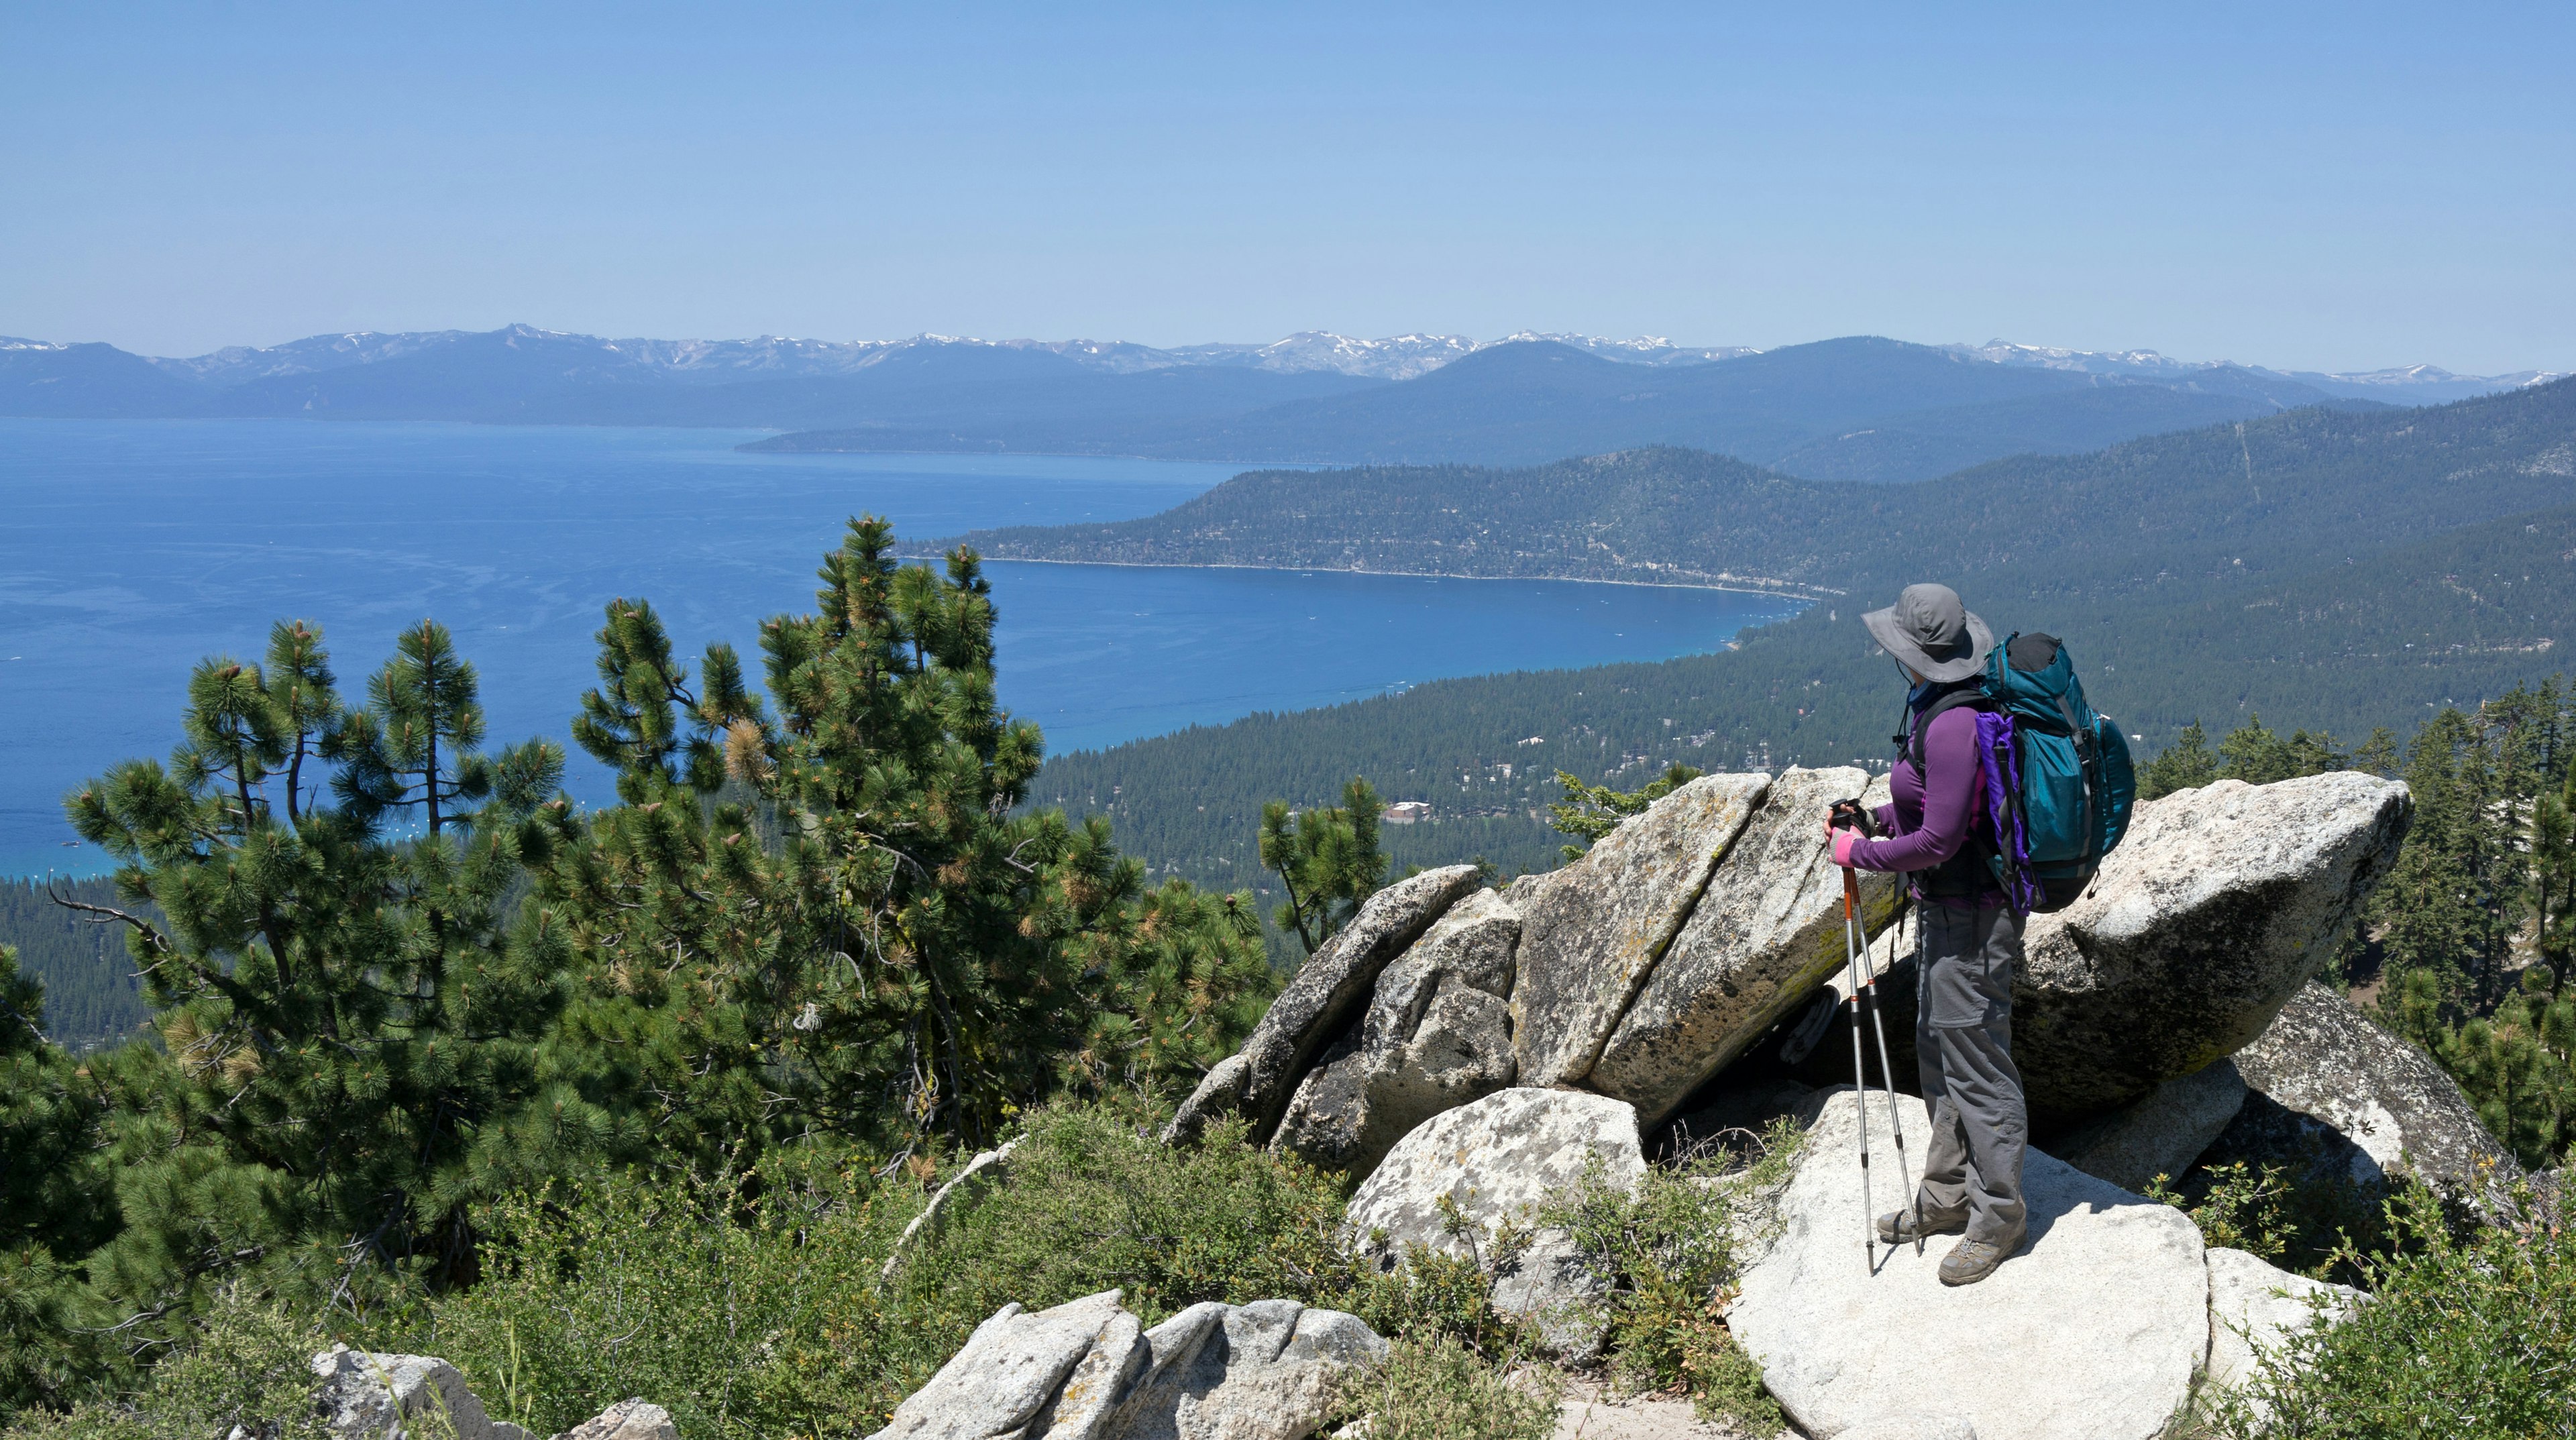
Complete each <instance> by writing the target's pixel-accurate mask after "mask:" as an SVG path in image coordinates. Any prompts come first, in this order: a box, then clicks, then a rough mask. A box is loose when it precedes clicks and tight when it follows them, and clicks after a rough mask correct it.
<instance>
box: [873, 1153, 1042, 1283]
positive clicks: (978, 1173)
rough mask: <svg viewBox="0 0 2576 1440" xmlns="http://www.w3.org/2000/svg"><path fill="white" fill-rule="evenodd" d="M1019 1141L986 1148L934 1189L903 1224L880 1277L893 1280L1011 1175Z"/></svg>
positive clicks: (878, 1273)
mask: <svg viewBox="0 0 2576 1440" xmlns="http://www.w3.org/2000/svg"><path fill="white" fill-rule="evenodd" d="M1019 1143H1020V1142H1019V1141H1017V1140H1013V1141H1010V1142H1009V1143H1007V1144H1005V1145H1003V1146H1002V1147H1001V1148H1000V1149H998V1150H987V1151H984V1152H983V1153H982V1154H980V1155H977V1156H976V1157H975V1158H974V1159H972V1160H969V1161H967V1162H966V1168H965V1169H963V1170H960V1171H958V1172H957V1173H956V1174H955V1175H953V1176H951V1177H949V1180H948V1183H947V1184H945V1185H942V1186H940V1187H939V1188H938V1189H937V1190H936V1191H934V1192H932V1194H931V1196H930V1203H929V1204H927V1205H924V1206H922V1207H921V1213H920V1214H918V1215H915V1216H913V1217H912V1221H911V1223H910V1224H907V1225H905V1226H904V1227H903V1233H902V1234H901V1235H898V1236H896V1237H895V1242H894V1250H893V1252H892V1253H890V1254H888V1255H887V1256H886V1259H885V1264H884V1265H882V1266H880V1267H878V1269H877V1278H878V1279H879V1280H892V1279H893V1278H894V1277H895V1272H896V1271H899V1270H901V1269H902V1268H903V1267H904V1264H905V1262H907V1261H909V1260H911V1259H912V1257H913V1256H914V1255H915V1254H916V1253H918V1252H919V1251H920V1249H921V1247H922V1246H924V1245H927V1244H929V1243H930V1242H931V1241H933V1240H936V1239H938V1238H939V1232H940V1231H942V1230H944V1229H946V1228H947V1226H948V1222H949V1221H950V1220H951V1219H953V1218H955V1217H956V1215H957V1213H958V1211H959V1210H961V1209H963V1208H964V1207H965V1206H966V1205H967V1203H968V1202H970V1201H972V1200H974V1199H975V1198H976V1197H978V1196H980V1195H982V1194H983V1193H984V1192H985V1191H986V1190H989V1189H991V1188H992V1187H993V1186H995V1185H998V1184H1001V1183H1002V1182H1003V1181H1005V1180H1007V1179H1009V1178H1010V1168H1011V1152H1012V1151H1013V1150H1015V1149H1017V1148H1018V1147H1019Z"/></svg>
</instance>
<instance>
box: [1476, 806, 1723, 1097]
mask: <svg viewBox="0 0 2576 1440" xmlns="http://www.w3.org/2000/svg"><path fill="white" fill-rule="evenodd" d="M1770 787H1771V778H1770V777H1769V776H1767V775H1706V776H1702V777H1701V778H1699V779H1697V780H1693V781H1691V782H1690V783H1689V784H1687V785H1684V786H1682V787H1680V788H1679V789H1677V790H1675V791H1673V792H1672V793H1671V794H1669V795H1667V796H1665V797H1664V798H1663V799H1661V800H1658V801H1656V802H1655V803H1654V804H1653V805H1651V806H1649V807H1648V808H1647V809H1646V811H1645V813H1644V814H1642V815H1637V816H1634V817H1632V818H1631V819H1629V820H1628V821H1627V822H1626V823H1624V824H1622V825H1621V826H1620V827H1619V828H1618V829H1616V830H1613V831H1611V832H1610V833H1609V834H1608V835H1606V836H1604V837H1602V839H1601V840H1600V841H1599V842H1598V843H1596V844H1595V845H1594V846H1593V847H1592V848H1591V850H1589V851H1588V852H1586V853H1585V854H1584V855H1583V857H1582V858H1581V859H1579V860H1576V861H1575V862H1574V863H1573V864H1570V865H1568V866H1566V867H1565V868H1564V869H1562V870H1558V871H1555V872H1553V873H1550V874H1546V875H1539V876H1530V877H1524V878H1522V879H1521V880H1519V881H1516V882H1514V884H1513V885H1512V889H1511V896H1510V898H1511V900H1512V902H1513V903H1514V904H1516V905H1517V906H1518V907H1519V908H1520V912H1521V943H1520V957H1519V965H1518V969H1519V974H1518V976H1517V978H1516V979H1515V980H1514V981H1513V985H1512V1044H1513V1048H1514V1049H1515V1050H1516V1051H1517V1052H1518V1054H1519V1060H1520V1077H1519V1078H1520V1083H1522V1084H1524V1085H1571V1084H1575V1083H1577V1082H1579V1081H1581V1080H1582V1079H1583V1077H1584V1076H1585V1075H1587V1074H1589V1073H1591V1070H1592V1065H1593V1062H1594V1061H1595V1060H1596V1059H1598V1058H1599V1057H1600V1054H1601V1047H1602V1046H1603V1045H1604V1044H1605V1043H1607V1042H1608V1040H1609V1039H1610V1034H1611V1031H1612V1030H1613V1029H1614V1028H1615V1027H1616V1026H1617V1025H1618V1023H1619V1017H1620V1016H1621V1015H1623V1014H1625V1013H1626V1012H1627V1009H1628V1004H1629V1002H1630V1001H1631V1000H1632V999H1634V998H1635V997H1636V994H1637V991H1638V989H1639V987H1641V986H1642V985H1644V984H1645V983H1646V980H1647V978H1648V976H1649V975H1650V973H1651V972H1652V971H1653V969H1654V967H1655V962H1656V961H1658V960H1660V959H1662V958H1663V955H1664V952H1665V950H1666V949H1667V948H1668V947H1670V946H1671V944H1672V943H1673V938H1674V937H1675V936H1676V935H1678V934H1679V933H1680V932H1681V928H1682V923H1683V921H1685V920H1686V919H1688V918H1689V916H1690V912H1691V907H1692V906H1693V905H1695V904H1696V903H1697V902H1698V900H1699V897H1700V893H1701V891H1703V890H1704V889H1706V888H1707V885H1708V881H1709V876H1710V874H1711V873H1712V872H1713V871H1714V870H1715V869H1716V867H1717V861H1718V858H1719V857H1720V856H1721V855H1723V854H1724V853H1725V851H1726V849H1727V847H1728V846H1730V845H1732V844H1733V843H1734V842H1735V838H1736V836H1737V835H1738V834H1740V833H1742V831H1743V829H1744V826H1745V824H1746V822H1747V821H1749V820H1750V819H1752V817H1753V813H1754V810H1755V808H1756V807H1757V806H1759V805H1760V803H1761V801H1762V796H1763V793H1764V792H1765V791H1767V790H1768V789H1770Z"/></svg>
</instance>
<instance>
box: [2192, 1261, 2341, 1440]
mask: <svg viewBox="0 0 2576 1440" xmlns="http://www.w3.org/2000/svg"><path fill="white" fill-rule="evenodd" d="M2361 1298H2362V1296H2361V1292H2360V1291H2358V1290H2355V1289H2353V1288H2352V1287H2351V1286H2349V1285H2329V1284H2327V1283H2326V1282H2324V1281H2322V1280H2311V1279H2309V1278H2308V1277H2306V1276H2305V1275H2293V1274H2291V1273H2290V1272H2289V1271H2287V1270H2283V1269H2281V1268H2279V1267H2278V1266H2275V1265H2273V1264H2271V1263H2270V1262H2269V1261H2266V1260H2265V1259H2263V1257H2261V1256H2259V1255H2249V1254H2247V1253H2245V1252H2244V1251H2242V1250H2229V1249H2226V1248H2225V1247H2223V1246H2215V1245H2213V1246H2211V1247H2210V1249H2209V1365H2208V1370H2207V1373H2206V1374H2205V1375H2204V1376H2203V1377H2202V1381H2201V1383H2203V1384H2205V1385H2215V1386H2219V1387H2221V1388H2223V1389H2229V1390H2243V1389H2245V1388H2246V1387H2248V1386H2250V1385H2251V1384H2252V1383H2253V1382H2254V1381H2255V1380H2256V1379H2257V1378H2258V1377H2259V1376H2260V1375H2261V1373H2262V1367H2261V1365H2260V1364H2259V1363H2258V1362H2257V1360H2256V1358H2255V1357H2256V1355H2257V1353H2258V1352H2260V1353H2264V1354H2270V1355H2274V1356H2278V1355H2279V1353H2280V1352H2281V1350H2282V1348H2283V1347H2284V1346H2286V1345H2287V1344H2288V1343H2289V1341H2290V1337H2292V1336H2294V1335H2297V1334H2300V1333H2302V1332H2304V1331H2306V1330H2308V1329H2309V1328H2311V1327H2312V1326H2315V1325H2317V1324H2319V1323H2321V1322H2322V1323H2325V1324H2329V1325H2331V1324H2334V1323H2336V1322H2337V1321H2340V1320H2341V1319H2342V1318H2343V1317H2344V1316H2346V1315H2349V1314H2351V1313H2352V1307H2353V1306H2355V1305H2357V1304H2359V1303H2361ZM2320 1301H2322V1308H2320ZM2255 1408H2256V1409H2257V1410H2258V1411H2260V1410H2261V1409H2262V1408H2263V1407H2262V1406H2261V1405H2260V1403H2259V1402H2258V1403H2257V1404H2256V1407H2255Z"/></svg>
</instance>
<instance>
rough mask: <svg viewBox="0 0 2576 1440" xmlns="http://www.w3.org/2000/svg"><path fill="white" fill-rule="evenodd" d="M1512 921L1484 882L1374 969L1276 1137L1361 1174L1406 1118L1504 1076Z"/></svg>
mask: <svg viewBox="0 0 2576 1440" xmlns="http://www.w3.org/2000/svg"><path fill="white" fill-rule="evenodd" d="M1520 930H1521V917H1520V912H1519V911H1517V910H1515V909H1513V908H1512V906H1511V905H1510V903H1509V902H1507V901H1505V900H1504V899H1503V898H1502V897H1501V896H1499V895H1496V894H1495V893H1494V892H1493V891H1491V890H1482V891H1478V892H1477V893H1476V894H1474V895H1471V896H1469V897H1467V898H1466V899H1465V900H1462V901H1460V902H1459V903H1458V905H1457V906H1456V908H1454V909H1452V910H1451V911H1450V912H1449V913H1448V914H1446V915H1443V916H1442V917H1440V920H1439V922H1438V923H1437V924H1435V925H1433V926H1432V927H1431V928H1430V929H1429V930H1428V931H1425V932H1424V933H1423V936H1422V938H1421V939H1420V940H1417V941H1415V942H1414V944H1413V948H1412V949H1410V950H1407V951H1405V952H1404V955H1403V958H1401V959H1399V960H1397V961H1396V962H1395V963H1394V964H1392V965H1390V966H1388V967H1387V969H1386V972H1385V973H1384V974H1383V975H1381V976H1379V977H1378V982H1377V994H1376V996H1375V998H1374V999H1372V1000H1371V1001H1370V1002H1369V1008H1368V1014H1367V1016H1366V1017H1365V1018H1364V1019H1363V1020H1362V1021H1361V1022H1360V1029H1359V1033H1358V1034H1357V1035H1356V1036H1354V1037H1352V1038H1351V1039H1350V1040H1349V1041H1347V1042H1346V1043H1344V1044H1343V1045H1341V1046H1339V1047H1337V1048H1336V1050H1335V1051H1331V1052H1327V1053H1326V1055H1325V1057H1324V1062H1323V1063H1322V1064H1319V1065H1317V1066H1316V1067H1315V1069H1314V1070H1313V1071H1312V1072H1311V1073H1309V1074H1308V1075H1307V1077H1306V1079H1305V1081H1304V1083H1302V1084H1301V1085H1299V1086H1298V1087H1297V1094H1296V1096H1295V1098H1294V1099H1292V1100H1290V1101H1289V1102H1288V1113H1287V1115H1286V1117H1285V1118H1283V1119H1282V1120H1281V1121H1280V1123H1279V1133H1278V1136H1277V1137H1276V1138H1275V1139H1274V1140H1273V1141H1272V1142H1271V1144H1272V1147H1273V1148H1275V1149H1279V1150H1285V1151H1288V1152H1290V1153H1292V1154H1295V1155H1299V1156H1302V1157H1303V1158H1305V1159H1306V1160H1308V1161H1310V1162H1312V1163H1313V1164H1316V1165H1319V1166H1322V1167H1324V1168H1326V1169H1331V1170H1348V1171H1352V1172H1354V1173H1357V1174H1362V1175H1365V1174H1367V1173H1368V1172H1369V1171H1371V1170H1373V1169H1375V1168H1376V1167H1377V1163H1378V1161H1380V1160H1382V1159H1384V1158H1385V1156H1386V1152H1387V1151H1388V1150H1390V1149H1392V1148H1394V1146H1395V1142H1396V1141H1398V1140H1401V1139H1403V1138H1404V1136H1405V1134H1406V1133H1407V1132H1408V1131H1410V1130H1412V1129H1413V1127H1414V1126H1416V1125H1419V1124H1421V1123H1422V1122H1423V1121H1425V1120H1428V1119H1430V1118H1431V1117H1432V1116H1434V1115H1437V1114H1440V1113H1441V1112H1442V1111H1445V1110H1454V1109H1456V1108H1457V1107H1459V1106H1461V1105H1464V1104H1466V1103H1468V1102H1469V1101H1471V1100H1476V1099H1480V1098H1482V1097H1483V1096H1486V1095H1490V1094H1492V1093H1493V1092H1495V1091H1497V1090H1500V1089H1502V1088H1503V1087H1505V1086H1507V1085H1509V1084H1511V1083H1512V1080H1513V1078H1514V1077H1515V1075H1516V1074H1517V1073H1518V1069H1519V1066H1518V1062H1517V1061H1516V1060H1515V1059H1514V1058H1513V1055H1512V1030H1511V1013H1510V1009H1509V1007H1508V1005H1507V1003H1506V1002H1508V1001H1509V999H1510V998H1511V992H1512V958H1513V951H1514V949H1515V947H1516V946H1517V944H1518V943H1519V940H1520Z"/></svg>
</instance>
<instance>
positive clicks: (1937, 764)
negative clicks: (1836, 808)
mask: <svg viewBox="0 0 2576 1440" xmlns="http://www.w3.org/2000/svg"><path fill="white" fill-rule="evenodd" d="M1923 770H1928V771H1930V772H1931V774H1930V775H1929V776H1928V777H1927V776H1926V775H1925V774H1924V773H1923ZM1923 770H1917V769H1915V768H1914V762H1913V761H1912V760H1899V761H1897V762H1896V768H1895V769H1894V770H1893V771H1891V772H1890V773H1889V774H1888V777H1887V793H1888V799H1889V802H1890V803H1888V804H1885V805H1881V806H1879V807H1878V828H1879V829H1881V830H1883V831H1885V832H1886V833H1887V836H1888V838H1887V839H1884V840H1861V841H1858V842H1856V843H1854V844H1853V846H1852V848H1851V863H1852V864H1853V865H1855V866H1857V867H1859V868H1860V869H1863V870H1929V869H1931V868H1932V867H1933V866H1935V865H1938V864H1940V863H1941V862H1942V861H1944V860H1947V859H1949V858H1950V857H1951V856H1953V855H1956V854H1958V853H1959V847H1960V846H1961V845H1963V844H1965V843H1967V839H1968V835H1969V827H1971V826H1973V825H1975V824H1976V823H1977V822H1978V821H1979V820H1980V819H1982V818H1984V815H1985V809H1986V805H1985V793H1984V790H1985V787H1983V786H1982V785H1979V784H1978V783H1977V782H1978V780H1979V778H1980V777H1981V776H1982V774H1983V767H1982V762H1981V761H1980V760H1979V758H1978V755H1977V712H1976V711H1975V710H1973V709H1970V708H1969V707H1967V706H1964V705H1962V706H1956V707H1954V708H1951V709H1948V710H1944V711H1942V712H1941V713H1940V714H1938V715H1935V716H1933V717H1932V723H1931V725H1930V726H1929V727H1927V728H1926V729H1925V730H1924V732H1923Z"/></svg>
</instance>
